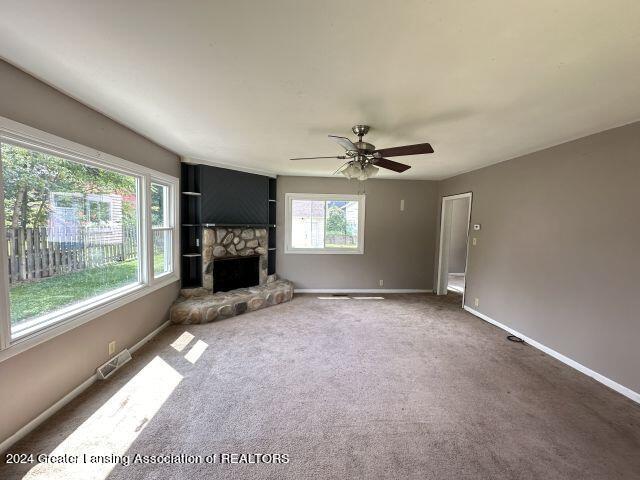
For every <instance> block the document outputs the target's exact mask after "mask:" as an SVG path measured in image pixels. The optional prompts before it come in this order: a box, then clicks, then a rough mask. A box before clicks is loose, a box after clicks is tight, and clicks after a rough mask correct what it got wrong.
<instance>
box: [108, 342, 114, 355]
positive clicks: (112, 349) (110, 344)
mask: <svg viewBox="0 0 640 480" xmlns="http://www.w3.org/2000/svg"><path fill="white" fill-rule="evenodd" d="M114 353H116V341H115V340H114V341H113V342H109V355H113V354H114Z"/></svg>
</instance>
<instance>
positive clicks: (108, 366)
mask: <svg viewBox="0 0 640 480" xmlns="http://www.w3.org/2000/svg"><path fill="white" fill-rule="evenodd" d="M129 360H131V354H130V353H129V350H127V349H126V348H125V349H124V350H122V351H121V352H120V353H119V354H118V355H116V356H115V357H113V358H112V359H111V360H109V361H108V362H107V363H105V364H104V365H101V366H99V367H98V370H97V373H98V378H99V379H100V380H105V379H107V378H109V377H110V376H111V375H113V374H114V372H115V371H116V370H118V369H119V368H120V367H121V366H122V365H124V364H125V363H127V362H128V361H129Z"/></svg>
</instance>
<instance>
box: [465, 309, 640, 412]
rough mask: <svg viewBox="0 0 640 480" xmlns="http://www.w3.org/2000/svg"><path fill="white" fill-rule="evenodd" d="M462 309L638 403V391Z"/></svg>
mask: <svg viewBox="0 0 640 480" xmlns="http://www.w3.org/2000/svg"><path fill="white" fill-rule="evenodd" d="M464 309H465V310H466V311H467V312H469V313H472V314H473V315H475V316H476V317H479V318H481V319H482V320H484V321H486V322H489V323H490V324H492V325H495V326H496V327H498V328H501V329H502V330H504V331H506V332H509V333H510V334H511V335H515V336H516V337H520V338H522V339H523V340H524V341H525V342H527V343H528V344H529V345H531V346H532V347H535V348H537V349H538V350H540V351H542V352H544V353H546V354H548V355H551V356H552V357H553V358H556V359H558V360H560V361H561V362H562V363H564V364H566V365H569V366H570V367H572V368H575V369H576V370H578V371H579V372H582V373H584V374H585V375H588V376H589V377H591V378H593V379H594V380H596V381H598V382H600V383H602V384H603V385H606V386H607V387H609V388H611V389H612V390H615V391H616V392H618V393H620V394H622V395H624V396H625V397H627V398H630V399H631V400H633V401H634V402H637V403H640V393H638V392H634V391H633V390H631V389H630V388H627V387H625V386H624V385H620V384H619V383H617V382H615V381H613V380H611V379H610V378H607V377H605V376H604V375H601V374H599V373H598V372H594V371H593V370H591V369H590V368H588V367H585V366H584V365H582V364H580V363H578V362H576V361H575V360H572V359H571V358H569V357H566V356H565V355H563V354H561V353H559V352H556V351H555V350H553V349H551V348H549V347H547V346H545V345H543V344H541V343H540V342H537V341H535V340H533V339H532V338H529V337H527V336H526V335H524V334H522V333H520V332H518V331H516V330H514V329H513V328H511V327H507V326H506V325H503V324H502V323H500V322H497V321H495V320H494V319H492V318H491V317H488V316H486V315H485V314H484V313H480V312H478V311H477V310H474V309H473V308H470V307H467V306H466V305H465V306H464Z"/></svg>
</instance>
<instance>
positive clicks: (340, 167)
mask: <svg viewBox="0 0 640 480" xmlns="http://www.w3.org/2000/svg"><path fill="white" fill-rule="evenodd" d="M349 163H350V162H344V163H343V164H342V165H340V166H339V167H338V168H337V169H336V171H335V172H333V173H332V174H331V175H335V174H336V173H340V172H341V171H342V170H344V167H346V166H347V165H349Z"/></svg>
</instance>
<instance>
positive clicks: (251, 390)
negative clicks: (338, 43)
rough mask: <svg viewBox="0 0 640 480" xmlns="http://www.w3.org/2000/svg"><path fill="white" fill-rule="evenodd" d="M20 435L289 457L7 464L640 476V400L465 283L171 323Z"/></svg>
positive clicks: (364, 474)
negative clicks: (450, 290)
mask: <svg viewBox="0 0 640 480" xmlns="http://www.w3.org/2000/svg"><path fill="white" fill-rule="evenodd" d="M504 320H505V321H506V320H507V319H504ZM184 332H187V333H186V334H185V333H184ZM191 335H193V338H191V337H190V336H191ZM25 381H28V379H26V380H25ZM7 413H9V412H4V414H7ZM12 451H14V452H34V453H40V452H43V453H48V452H52V451H54V452H55V453H56V454H62V453H65V452H66V453H68V454H83V453H89V454H101V455H108V454H111V453H115V454H119V455H123V454H126V455H129V456H130V457H128V458H132V457H133V455H134V454H145V455H163V454H173V455H178V454H181V453H182V454H189V455H194V456H195V455H199V456H200V458H205V456H206V455H209V454H218V455H219V454H221V453H238V454H241V453H260V454H270V455H271V456H270V457H267V456H265V457H262V459H269V460H271V461H273V458H275V457H274V456H273V455H272V454H279V455H281V456H280V458H284V457H282V456H283V455H286V456H287V458H288V460H289V462H288V463H286V464H272V463H271V464H270V463H261V464H219V463H216V464H205V463H200V464H180V463H174V464H172V465H158V464H137V465H129V466H122V465H115V466H114V465H111V464H81V465H79V466H76V465H57V464H44V463H41V464H39V465H18V466H15V465H3V466H2V467H0V478H2V479H13V478H22V477H23V475H25V474H27V473H28V476H27V478H42V479H47V480H49V479H55V478H61V479H65V480H71V479H76V478H78V479H83V480H84V479H89V478H100V479H102V478H111V479H204V478H250V479H257V478H290V479H311V478H335V479H384V478H388V479H545V480H549V479H572V480H573V479H594V480H595V479H597V480H605V479H638V478H640V406H638V405H637V404H634V403H633V402H631V401H630V400H628V399H626V398H624V397H622V396H620V395H619V394H617V393H615V392H613V391H611V390H609V389H608V388H606V387H604V386H602V385H600V384H599V383H596V382H595V381H594V380H592V379H590V378H588V377H586V376H584V375H582V374H580V373H578V372H576V371H575V370H572V369H571V368H569V367H567V366H565V365H563V364H561V363H559V362H558V361H556V360H554V359H553V358H551V357H549V356H546V355H544V354H542V353H541V352H539V351H538V350H535V349H534V348H532V347H529V346H527V345H521V344H515V343H512V342H509V341H507V340H506V339H505V333H504V332H503V331H501V330H499V329H497V328H495V327H493V326H491V325H489V324H487V323H485V322H483V321H482V320H480V319H478V318H476V317H474V316H472V315H470V314H468V313H466V312H464V311H462V310H461V309H460V308H459V297H458V296H454V295H449V296H448V297H446V298H442V297H440V298H438V297H435V296H433V295H427V294H415V295H391V296H386V298H385V299H384V300H378V299H359V300H357V299H325V300H321V299H318V298H316V297H315V296H310V295H307V296H297V297H296V298H295V299H294V300H293V301H292V302H291V303H289V304H283V305H278V306H275V307H272V308H268V309H265V310H261V311H258V312H253V313H249V314H245V315H242V316H239V317H235V318H231V319H228V320H224V321H220V322H217V323H212V324H207V325H196V326H188V327H184V326H172V327H169V328H168V329H166V330H165V331H163V333H162V334H161V335H159V336H158V337H156V339H154V340H153V341H152V342H151V343H149V344H148V345H147V346H146V347H144V348H143V349H142V350H140V351H139V352H138V353H137V354H136V356H135V358H134V360H133V361H132V362H131V363H129V364H128V365H127V366H126V367H125V368H124V369H123V370H122V371H120V372H118V374H117V375H116V377H115V378H113V379H112V380H109V381H106V382H103V383H98V384H96V385H95V386H94V387H92V388H91V389H90V390H88V391H87V392H85V393H84V394H83V395H82V396H80V397H79V398H77V399H76V400H75V401H73V402H72V403H71V404H70V405H68V406H67V407H65V408H64V409H63V410H62V411H61V412H60V413H59V414H57V415H56V416H54V417H53V418H52V419H50V420H49V421H48V422H46V423H45V424H44V425H43V426H42V427H41V428H39V429H38V430H36V431H35V432H33V433H32V434H31V435H29V436H28V437H27V438H26V439H25V440H24V441H22V442H20V443H19V444H18V445H16V446H15V447H14V449H13V450H12ZM218 458H219V457H218Z"/></svg>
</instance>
